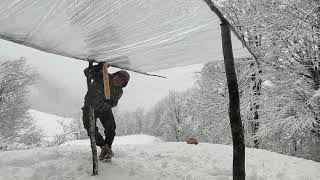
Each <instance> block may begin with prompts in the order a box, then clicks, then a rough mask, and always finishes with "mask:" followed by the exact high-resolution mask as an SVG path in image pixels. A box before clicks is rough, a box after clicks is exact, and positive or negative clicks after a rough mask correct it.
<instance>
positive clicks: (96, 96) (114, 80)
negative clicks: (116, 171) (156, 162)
mask: <svg viewBox="0 0 320 180" xmlns="http://www.w3.org/2000/svg"><path fill="white" fill-rule="evenodd" d="M102 65H103V64H102V63H100V64H99V65H95V66H92V67H88V68H86V69H85V70H84V74H85V75H86V76H87V77H88V76H89V78H90V79H92V82H91V84H90V85H89V87H88V92H87V94H86V96H85V101H84V106H83V107H82V110H83V125H84V127H85V129H86V130H87V132H89V131H88V130H89V126H90V122H89V105H91V106H92V107H93V109H94V114H95V120H96V119H97V118H99V119H100V122H101V124H102V126H103V128H104V134H105V139H104V138H103V137H102V135H101V134H100V133H99V132H98V128H96V132H95V138H96V145H97V146H100V148H101V153H100V155H99V159H101V160H102V159H111V157H113V151H112V148H111V146H112V143H113V140H114V137H115V135H116V132H115V130H116V123H115V121H114V116H113V113H112V108H113V107H116V106H117V104H118V101H119V99H120V98H121V96H122V94H123V90H122V88H124V87H126V86H127V84H128V82H129V79H130V75H129V73H128V72H127V71H124V70H121V71H117V72H116V73H113V74H109V85H110V99H106V98H105V95H104V84H103V70H102V69H103V68H102Z"/></svg>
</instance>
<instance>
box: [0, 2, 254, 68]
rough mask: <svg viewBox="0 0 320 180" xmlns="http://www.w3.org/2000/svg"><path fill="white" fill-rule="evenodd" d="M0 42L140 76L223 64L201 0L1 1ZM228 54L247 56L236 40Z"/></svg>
mask: <svg viewBox="0 0 320 180" xmlns="http://www.w3.org/2000/svg"><path fill="white" fill-rule="evenodd" d="M0 38H2V39H5V40H9V41H12V42H16V43H19V44H22V45H25V46H29V47H33V48H36V49H39V50H42V51H45V52H49V53H54V54H59V55H62V56H67V57H72V58H76V59H80V60H87V61H88V60H95V61H98V62H107V63H109V64H111V65H116V66H118V67H122V68H128V69H133V70H138V71H143V72H150V71H155V70H160V69H166V68H171V67H177V66H184V65H190V64H195V63H202V62H208V61H215V60H222V59H223V55H222V45H221V33H220V21H219V19H218V18H217V16H216V15H215V14H213V13H212V12H211V11H210V9H209V8H208V7H207V5H206V4H205V3H204V2H203V1H202V0H1V1H0ZM233 50H234V56H235V57H244V56H248V55H249V53H248V52H247V50H246V49H245V48H243V47H242V45H241V43H240V42H239V41H238V40H236V38H233ZM44 61H45V60H44Z"/></svg>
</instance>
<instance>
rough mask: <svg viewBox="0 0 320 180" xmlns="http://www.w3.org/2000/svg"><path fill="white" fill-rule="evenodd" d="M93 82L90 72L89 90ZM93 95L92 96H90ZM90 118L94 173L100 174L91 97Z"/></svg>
mask: <svg viewBox="0 0 320 180" xmlns="http://www.w3.org/2000/svg"><path fill="white" fill-rule="evenodd" d="M92 64H93V63H92V62H89V68H91V67H92ZM90 84H91V77H90V74H89V75H88V77H87V87H88V92H89V88H90ZM89 97H91V96H89ZM88 106H89V107H88V114H89V116H88V118H89V121H90V127H89V132H88V134H89V137H90V143H91V151H92V166H93V167H92V175H93V176H95V175H98V156H97V146H96V138H95V133H96V122H95V118H94V109H93V107H92V105H91V99H90V100H89V105H88Z"/></svg>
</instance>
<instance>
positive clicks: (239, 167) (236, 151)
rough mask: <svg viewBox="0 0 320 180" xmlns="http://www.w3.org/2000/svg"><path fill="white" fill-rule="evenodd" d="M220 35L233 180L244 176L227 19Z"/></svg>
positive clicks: (243, 146) (222, 24) (234, 73)
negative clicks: (227, 97) (230, 135)
mask: <svg viewBox="0 0 320 180" xmlns="http://www.w3.org/2000/svg"><path fill="white" fill-rule="evenodd" d="M221 36H222V48H223V56H224V64H225V70H226V76H227V82H228V90H229V117H230V125H231V132H232V141H233V180H244V179H245V176H246V173H245V144H244V134H243V128H242V122H241V116H240V98H239V89H238V82H237V75H236V70H235V66H234V58H233V52H232V42H231V34H230V25H229V23H228V22H227V21H223V22H222V23H221Z"/></svg>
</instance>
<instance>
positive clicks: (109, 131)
mask: <svg viewBox="0 0 320 180" xmlns="http://www.w3.org/2000/svg"><path fill="white" fill-rule="evenodd" d="M82 110H83V116H82V121H83V125H84V128H85V129H86V130H87V132H88V135H89V127H90V121H89V108H88V106H87V105H84V106H83V108H82ZM94 115H95V118H94V119H95V123H96V122H97V118H99V119H100V122H101V124H102V126H103V127H104V134H105V136H106V137H105V139H103V137H102V136H101V134H100V133H99V132H98V127H96V132H95V138H96V144H97V146H100V147H101V146H104V145H105V144H108V145H109V146H110V147H111V145H112V143H113V140H114V136H115V135H116V123H115V121H114V117H113V113H112V110H111V109H110V110H107V111H103V112H97V111H95V112H94Z"/></svg>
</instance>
